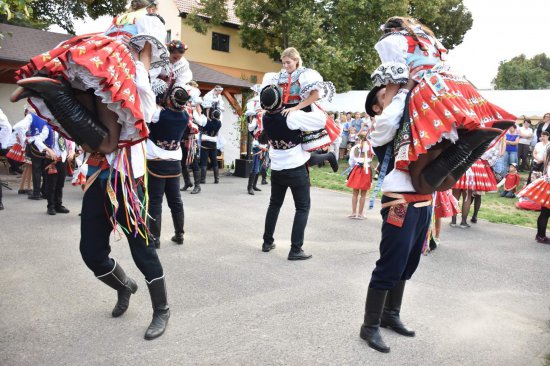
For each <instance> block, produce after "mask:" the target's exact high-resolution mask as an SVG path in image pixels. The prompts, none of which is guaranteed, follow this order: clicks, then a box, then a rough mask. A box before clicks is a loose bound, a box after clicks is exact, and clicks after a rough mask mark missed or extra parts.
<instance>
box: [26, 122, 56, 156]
mask: <svg viewBox="0 0 550 366" xmlns="http://www.w3.org/2000/svg"><path fill="white" fill-rule="evenodd" d="M29 116H30V114H29ZM31 120H32V116H31ZM52 132H53V130H52ZM49 135H50V130H49V129H48V125H44V127H43V128H42V131H40V133H39V134H38V135H34V136H29V137H28V138H27V141H28V142H29V143H34V146H36V148H37V149H38V150H39V151H40V152H43V151H44V150H46V147H47V146H46V144H44V141H46V139H47V138H48V136H49Z"/></svg>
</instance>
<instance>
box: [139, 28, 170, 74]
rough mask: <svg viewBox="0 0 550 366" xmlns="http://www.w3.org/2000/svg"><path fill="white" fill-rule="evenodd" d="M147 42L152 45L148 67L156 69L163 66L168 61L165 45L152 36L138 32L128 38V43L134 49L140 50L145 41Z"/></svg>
mask: <svg viewBox="0 0 550 366" xmlns="http://www.w3.org/2000/svg"><path fill="white" fill-rule="evenodd" d="M146 42H149V43H151V45H152V52H153V54H152V56H153V57H152V60H153V61H152V62H151V67H150V69H156V68H158V67H164V66H166V65H168V64H169V63H170V59H169V56H170V54H169V53H168V49H167V48H166V46H165V45H164V44H163V43H162V42H160V41H159V40H158V39H156V38H155V37H153V36H149V35H147V34H138V35H137V36H134V37H132V38H131V39H130V45H131V46H132V47H134V48H135V49H136V50H138V51H139V50H141V49H143V47H144V46H145V43H146Z"/></svg>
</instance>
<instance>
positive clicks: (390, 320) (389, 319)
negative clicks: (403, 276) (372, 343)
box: [380, 281, 415, 337]
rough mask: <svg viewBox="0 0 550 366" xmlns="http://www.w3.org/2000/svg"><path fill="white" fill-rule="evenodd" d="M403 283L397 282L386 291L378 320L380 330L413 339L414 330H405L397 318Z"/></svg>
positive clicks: (403, 287) (403, 288)
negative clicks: (380, 316) (388, 330)
mask: <svg viewBox="0 0 550 366" xmlns="http://www.w3.org/2000/svg"><path fill="white" fill-rule="evenodd" d="M405 282H406V281H399V282H397V283H396V284H395V287H394V288H392V289H391V290H390V291H388V294H387V296H386V303H385V305H384V311H383V312H382V318H381V320H380V326H381V327H382V328H390V329H392V330H393V331H395V332H396V333H399V334H401V335H404V336H405V337H414V335H415V333H414V330H410V329H407V327H405V325H404V324H403V323H402V322H401V319H400V318H399V312H400V311H401V301H402V300H403V291H404V290H405Z"/></svg>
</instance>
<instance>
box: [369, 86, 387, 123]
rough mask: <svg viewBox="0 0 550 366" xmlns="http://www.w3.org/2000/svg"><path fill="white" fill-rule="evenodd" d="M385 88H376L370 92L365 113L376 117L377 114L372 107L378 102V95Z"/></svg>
mask: <svg viewBox="0 0 550 366" xmlns="http://www.w3.org/2000/svg"><path fill="white" fill-rule="evenodd" d="M383 88H385V85H380V86H375V87H374V88H372V89H371V90H370V91H369V94H368V95H367V99H366V100H365V111H366V112H367V114H368V115H369V116H371V117H374V116H376V113H375V112H374V111H373V110H372V106H373V105H374V102H375V101H376V94H377V93H378V92H379V91H380V90H381V89H383Z"/></svg>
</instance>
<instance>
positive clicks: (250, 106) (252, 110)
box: [244, 99, 256, 117]
mask: <svg viewBox="0 0 550 366" xmlns="http://www.w3.org/2000/svg"><path fill="white" fill-rule="evenodd" d="M255 114H256V103H255V100H254V99H251V100H249V101H248V102H246V111H245V112H244V115H245V116H247V117H250V116H253V115H255Z"/></svg>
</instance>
